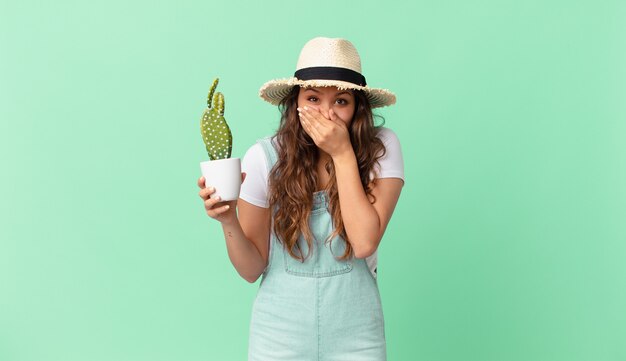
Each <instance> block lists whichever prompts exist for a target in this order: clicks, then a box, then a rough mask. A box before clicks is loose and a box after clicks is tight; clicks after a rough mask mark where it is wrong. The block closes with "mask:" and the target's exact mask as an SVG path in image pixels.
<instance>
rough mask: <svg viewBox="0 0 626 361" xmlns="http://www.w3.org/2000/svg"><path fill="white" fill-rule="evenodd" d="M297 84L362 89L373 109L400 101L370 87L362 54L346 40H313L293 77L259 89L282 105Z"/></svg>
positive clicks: (301, 57) (387, 92)
mask: <svg viewBox="0 0 626 361" xmlns="http://www.w3.org/2000/svg"><path fill="white" fill-rule="evenodd" d="M295 85H300V86H302V87H311V86H313V87H323V86H336V87H337V88H339V89H342V90H343V89H357V90H362V91H363V92H364V93H365V94H366V95H367V97H368V98H369V101H370V104H371V106H372V108H378V107H384V106H387V105H392V104H395V102H396V96H395V95H394V94H393V93H392V92H390V91H389V90H387V89H378V88H370V87H369V86H367V84H366V83H365V77H364V76H363V75H362V74H361V58H360V57H359V53H358V52H357V51H356V48H355V47H354V45H352V43H351V42H349V41H348V40H345V39H339V38H336V39H331V38H324V37H318V38H314V39H311V40H309V41H308V42H307V43H306V44H305V45H304V47H303V48H302V51H301V52H300V57H299V58H298V64H297V65H296V72H295V73H294V75H293V77H291V78H283V79H274V80H270V81H268V82H267V83H265V84H263V86H262V87H261V89H260V90H259V96H260V97H261V98H263V100H266V101H268V102H270V103H272V104H274V105H278V103H279V102H280V101H281V99H282V98H284V97H285V96H286V95H287V94H289V91H290V90H291V88H292V87H293V86H295Z"/></svg>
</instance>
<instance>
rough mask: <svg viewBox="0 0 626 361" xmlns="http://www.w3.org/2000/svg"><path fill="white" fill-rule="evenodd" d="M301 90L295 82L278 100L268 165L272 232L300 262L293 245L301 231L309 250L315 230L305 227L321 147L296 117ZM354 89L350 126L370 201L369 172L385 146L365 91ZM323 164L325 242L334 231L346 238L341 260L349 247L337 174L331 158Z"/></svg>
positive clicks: (373, 199)
mask: <svg viewBox="0 0 626 361" xmlns="http://www.w3.org/2000/svg"><path fill="white" fill-rule="evenodd" d="M299 91H300V87H299V86H294V87H293V88H292V89H291V91H290V92H289V94H288V95H286V96H285V97H284V98H283V99H282V100H281V102H280V104H279V105H278V108H279V110H280V112H281V119H280V125H279V128H278V130H277V132H276V140H277V142H278V145H279V147H278V161H277V162H276V164H275V165H274V167H273V168H272V169H271V170H270V173H269V180H268V182H269V203H270V209H272V210H275V213H274V217H273V226H274V233H275V234H276V236H277V237H278V239H279V241H280V242H281V243H282V244H283V245H284V246H286V249H287V251H288V252H289V254H290V255H291V257H293V258H295V259H300V260H301V261H302V262H304V260H305V257H304V255H303V254H302V250H300V252H299V254H296V253H295V252H294V249H293V248H294V245H295V246H296V247H298V242H297V241H298V237H299V235H300V234H303V235H304V238H305V239H306V242H307V245H308V246H309V250H311V248H312V243H313V234H312V233H311V230H310V228H309V216H310V214H311V208H312V206H313V192H315V190H316V189H315V188H316V186H317V182H318V176H317V172H316V169H317V167H316V165H317V162H318V160H319V152H318V148H317V145H315V143H314V142H313V140H312V139H311V137H309V135H308V134H307V133H306V132H305V131H304V129H303V128H302V126H301V124H300V121H299V119H298V112H297V109H296V108H297V103H298V93H299ZM353 94H354V99H355V111H354V116H353V118H352V121H351V122H350V125H349V127H348V131H349V133H350V141H351V143H352V148H353V149H354V154H355V155H356V159H357V164H358V168H359V176H360V178H361V184H362V185H363V189H364V190H365V192H366V194H367V196H368V199H369V200H370V203H374V202H376V199H375V197H374V196H373V195H372V194H371V193H372V187H371V185H370V172H372V171H373V168H374V166H375V164H376V163H377V162H378V159H380V158H381V157H382V156H383V155H384V154H385V152H386V150H385V146H384V144H383V142H382V141H381V140H380V139H379V138H378V137H377V136H376V133H377V131H378V128H380V127H381V126H382V124H381V125H379V126H375V125H374V119H373V114H372V108H371V106H370V103H369V100H368V99H367V97H366V95H365V94H364V93H363V92H362V91H359V90H354V91H353ZM377 117H378V116H377ZM324 168H325V169H326V171H327V172H328V174H329V175H330V181H329V183H328V185H327V187H326V190H327V191H328V199H329V202H328V203H329V204H328V210H329V212H330V214H331V216H332V219H333V224H334V225H335V229H334V230H333V232H332V234H331V235H330V236H329V237H328V239H326V242H327V241H329V240H332V239H333V238H334V237H335V236H337V235H339V236H340V237H342V238H343V239H344V240H346V248H345V252H344V254H343V255H342V256H341V257H340V259H342V260H345V259H347V258H348V257H350V256H351V254H352V247H351V245H350V242H348V237H347V234H346V230H345V228H344V225H343V219H342V218H341V210H340V207H339V193H338V192H337V180H336V178H335V168H334V165H333V162H332V160H331V161H329V162H328V163H326V164H325V167H324ZM298 248H299V247H298ZM309 253H310V252H309Z"/></svg>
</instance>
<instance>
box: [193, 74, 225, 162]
mask: <svg viewBox="0 0 626 361" xmlns="http://www.w3.org/2000/svg"><path fill="white" fill-rule="evenodd" d="M218 82H219V78H216V79H215V80H214V81H213V85H212V86H211V90H210V91H209V96H208V97H207V108H206V109H205V110H204V113H203V114H202V119H201V120H200V132H201V133H202V140H203V141H204V144H205V145H206V151H207V153H208V154H209V158H210V159H211V160H217V159H226V158H230V155H231V152H232V150H233V135H232V133H231V132H230V128H229V127H228V124H226V119H224V95H223V94H222V93H220V92H217V93H216V94H215V99H213V93H215V88H217V83H218ZM211 101H212V102H213V107H211Z"/></svg>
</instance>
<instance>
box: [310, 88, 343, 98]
mask: <svg viewBox="0 0 626 361" xmlns="http://www.w3.org/2000/svg"><path fill="white" fill-rule="evenodd" d="M304 90H305V91H309V90H310V91H314V92H316V93H318V94H319V93H320V91H319V90H317V89H314V88H306V89H304ZM343 94H348V95H350V92H349V91H346V90H344V91H340V92H338V93H337V94H335V96H340V95H343Z"/></svg>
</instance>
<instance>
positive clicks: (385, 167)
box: [374, 127, 404, 182]
mask: <svg viewBox="0 0 626 361" xmlns="http://www.w3.org/2000/svg"><path fill="white" fill-rule="evenodd" d="M377 136H378V138H379V139H380V140H382V141H383V144H384V145H385V149H386V153H385V155H384V156H383V157H382V158H380V159H379V160H378V162H379V164H380V166H378V165H376V166H375V167H374V173H375V174H376V175H375V178H400V179H402V181H403V182H404V160H403V158H402V148H401V147H400V140H399V139H398V136H397V135H396V133H394V131H393V130H391V129H389V128H385V127H381V128H380V130H379V131H378V134H377Z"/></svg>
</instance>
